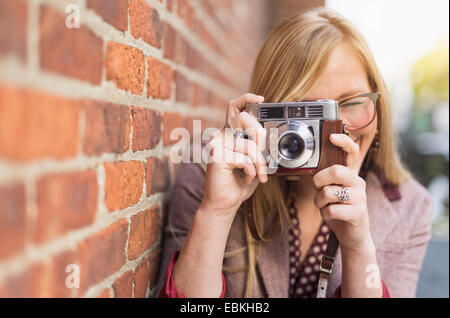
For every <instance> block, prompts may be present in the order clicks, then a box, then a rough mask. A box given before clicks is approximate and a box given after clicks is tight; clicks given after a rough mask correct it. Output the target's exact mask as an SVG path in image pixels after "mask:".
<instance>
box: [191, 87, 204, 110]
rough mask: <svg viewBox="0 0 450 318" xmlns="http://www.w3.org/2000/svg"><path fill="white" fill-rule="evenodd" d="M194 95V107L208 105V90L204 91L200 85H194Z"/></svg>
mask: <svg viewBox="0 0 450 318" xmlns="http://www.w3.org/2000/svg"><path fill="white" fill-rule="evenodd" d="M192 95H193V96H192V106H194V107H197V106H205V105H208V93H207V91H206V89H204V88H203V87H201V86H200V85H198V84H194V85H193V92H192Z"/></svg>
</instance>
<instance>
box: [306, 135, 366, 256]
mask: <svg viewBox="0 0 450 318" xmlns="http://www.w3.org/2000/svg"><path fill="white" fill-rule="evenodd" d="M330 140H331V142H332V143H333V144H334V145H335V146H337V147H341V148H342V149H343V150H344V151H345V152H346V153H347V157H346V166H343V165H333V166H331V167H328V168H326V169H323V170H321V171H319V172H318V173H316V174H315V175H314V177H313V182H314V186H315V187H316V189H317V190H318V193H317V195H316V197H315V199H314V203H315V205H316V206H317V207H318V208H319V209H320V213H321V215H322V218H323V220H325V221H326V223H327V224H328V226H330V228H331V229H332V230H333V231H334V233H335V234H336V237H337V239H338V240H339V244H340V246H341V250H342V251H344V250H345V251H357V250H361V249H365V248H367V247H370V246H373V243H372V237H371V235H370V229H369V216H368V210H367V197H366V182H365V181H364V179H362V178H361V177H359V175H358V173H359V167H360V163H359V162H360V160H359V156H360V154H359V146H358V144H356V143H355V142H354V141H353V140H352V139H351V138H350V137H349V136H347V135H345V134H332V135H331V137H330ZM342 188H348V194H349V200H348V201H345V202H340V201H339V200H338V196H337V191H338V190H341V189H342Z"/></svg>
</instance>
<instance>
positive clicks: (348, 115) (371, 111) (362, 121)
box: [339, 97, 375, 128]
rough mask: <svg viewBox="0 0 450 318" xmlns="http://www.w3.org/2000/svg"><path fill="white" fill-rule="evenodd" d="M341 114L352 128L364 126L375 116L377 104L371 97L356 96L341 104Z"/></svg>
mask: <svg viewBox="0 0 450 318" xmlns="http://www.w3.org/2000/svg"><path fill="white" fill-rule="evenodd" d="M339 116H340V118H341V119H344V120H346V121H347V122H348V125H349V127H350V128H359V127H363V126H365V125H367V124H369V123H370V121H371V120H372V119H373V117H374V116H375V104H374V103H373V100H372V99H371V98H370V97H355V98H351V99H348V100H346V101H343V102H342V103H340V104H339Z"/></svg>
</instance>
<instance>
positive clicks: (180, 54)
mask: <svg viewBox="0 0 450 318" xmlns="http://www.w3.org/2000/svg"><path fill="white" fill-rule="evenodd" d="M188 47H189V43H188V42H187V41H186V40H185V39H184V38H183V37H182V36H181V35H180V33H178V32H175V50H174V57H173V59H174V60H175V62H177V63H180V64H185V63H186V56H187V54H186V52H187V50H188Z"/></svg>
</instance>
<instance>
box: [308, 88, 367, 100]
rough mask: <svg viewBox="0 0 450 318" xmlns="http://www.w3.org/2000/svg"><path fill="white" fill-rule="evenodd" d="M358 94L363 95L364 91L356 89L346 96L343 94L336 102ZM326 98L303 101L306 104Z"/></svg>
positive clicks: (346, 93)
mask: <svg viewBox="0 0 450 318" xmlns="http://www.w3.org/2000/svg"><path fill="white" fill-rule="evenodd" d="M358 94H362V90H360V89H356V90H352V91H347V92H345V93H344V94H342V95H341V96H339V97H338V98H337V99H336V100H341V99H343V98H346V97H350V96H354V95H358ZM324 98H325V97H324ZM324 98H316V99H303V100H302V101H304V102H311V101H315V100H318V99H324Z"/></svg>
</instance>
